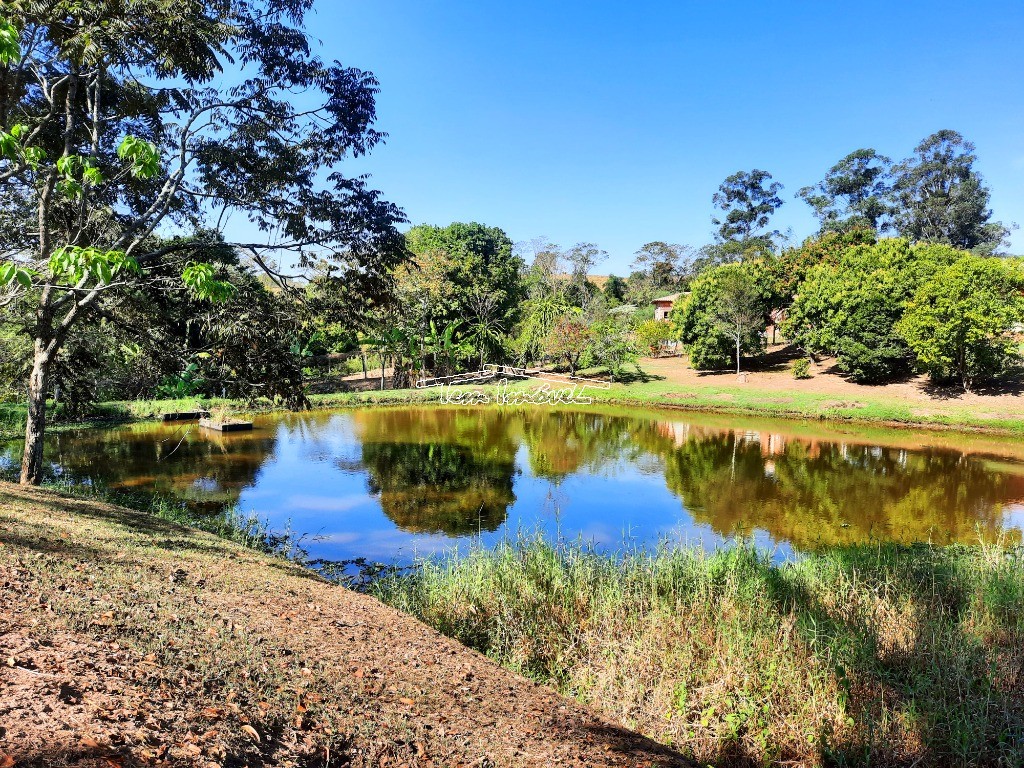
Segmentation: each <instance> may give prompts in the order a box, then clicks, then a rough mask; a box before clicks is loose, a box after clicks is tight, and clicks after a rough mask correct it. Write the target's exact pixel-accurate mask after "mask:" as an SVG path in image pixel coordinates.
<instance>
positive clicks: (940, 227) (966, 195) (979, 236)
mask: <svg viewBox="0 0 1024 768" xmlns="http://www.w3.org/2000/svg"><path fill="white" fill-rule="evenodd" d="M976 160H977V157H976V156H975V154H974V144H972V143H971V142H969V141H967V140H966V139H964V137H963V136H961V135H960V134H959V133H957V132H956V131H950V130H943V131H937V132H936V133H933V134H932V135H931V136H929V137H927V138H926V139H924V140H923V141H922V142H921V143H920V144H918V145H917V147H916V148H915V150H914V154H913V156H911V157H910V158H908V159H907V160H904V161H903V162H902V163H901V164H900V165H899V166H898V167H897V168H896V184H895V193H896V197H897V203H898V207H897V210H896V229H897V231H898V232H899V234H900V235H901V236H902V237H906V238H908V239H909V240H911V241H927V242H933V243H945V244H947V245H951V246H953V247H954V248H960V249H963V250H976V251H978V252H979V253H983V254H990V253H993V252H994V251H995V250H996V249H997V248H999V247H1000V245H1002V243H1003V241H1004V239H1005V238H1006V236H1007V234H1008V230H1007V229H1006V227H1005V226H1003V225H1002V224H1000V223H999V222H993V221H990V219H991V217H992V211H991V210H990V209H989V207H988V205H989V198H990V193H989V190H988V187H986V186H985V185H984V181H983V179H982V177H981V174H979V173H978V172H977V171H976V170H974V163H975V161H976Z"/></svg>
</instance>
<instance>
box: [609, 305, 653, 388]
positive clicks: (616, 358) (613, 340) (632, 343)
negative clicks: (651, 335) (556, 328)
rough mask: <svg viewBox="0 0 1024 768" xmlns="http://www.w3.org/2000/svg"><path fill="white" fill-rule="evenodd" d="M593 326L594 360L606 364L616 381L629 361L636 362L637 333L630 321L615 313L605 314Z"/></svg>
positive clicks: (613, 379) (610, 374)
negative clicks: (616, 315)
mask: <svg viewBox="0 0 1024 768" xmlns="http://www.w3.org/2000/svg"><path fill="white" fill-rule="evenodd" d="M661 325H665V323H661ZM591 327H592V334H591V337H592V338H591V348H590V352H591V355H592V356H593V359H594V362H595V363H600V364H602V365H604V366H606V367H607V368H608V373H609V376H610V378H611V380H612V381H615V378H616V377H617V376H619V375H620V374H621V372H622V369H623V368H624V367H625V366H626V365H627V364H628V363H635V362H636V358H637V353H638V350H637V341H636V335H635V334H634V332H633V330H632V328H631V327H630V324H629V322H628V321H626V320H623V319H621V318H616V317H615V316H614V315H605V316H604V317H603V318H601V319H600V320H598V321H596V322H595V323H593V325H592V326H591Z"/></svg>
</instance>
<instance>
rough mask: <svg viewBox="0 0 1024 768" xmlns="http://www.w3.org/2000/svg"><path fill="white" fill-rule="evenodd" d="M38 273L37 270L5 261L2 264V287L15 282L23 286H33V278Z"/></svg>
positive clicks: (0, 277)
mask: <svg viewBox="0 0 1024 768" xmlns="http://www.w3.org/2000/svg"><path fill="white" fill-rule="evenodd" d="M37 274H38V273H37V272H36V271H35V270H33V269H29V268H28V267H22V266H19V265H17V264H15V263H13V262H10V261H8V262H4V263H2V264H0V288H6V287H7V286H9V285H12V284H13V283H17V284H18V285H20V286H21V287H22V288H31V287H32V278H33V277H35V276H36V275H37Z"/></svg>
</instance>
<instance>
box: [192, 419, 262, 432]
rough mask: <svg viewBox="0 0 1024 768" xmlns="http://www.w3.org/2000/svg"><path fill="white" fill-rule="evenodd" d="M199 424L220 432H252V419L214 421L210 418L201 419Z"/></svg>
mask: <svg viewBox="0 0 1024 768" xmlns="http://www.w3.org/2000/svg"><path fill="white" fill-rule="evenodd" d="M199 426H200V427H203V428H204V429H215V430H217V431H218V432H251V431H252V422H251V421H214V420H213V419H209V418H202V419H200V420H199Z"/></svg>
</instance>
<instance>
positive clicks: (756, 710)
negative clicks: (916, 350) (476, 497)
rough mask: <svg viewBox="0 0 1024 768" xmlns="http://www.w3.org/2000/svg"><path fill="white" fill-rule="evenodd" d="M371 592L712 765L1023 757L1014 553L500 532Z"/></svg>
mask: <svg viewBox="0 0 1024 768" xmlns="http://www.w3.org/2000/svg"><path fill="white" fill-rule="evenodd" d="M372 591H373V593H374V594H375V595H376V596H378V597H379V598H380V599H382V600H384V601H386V602H388V603H390V604H392V605H393V606H395V607H397V608H398V609H400V610H403V611H406V612H408V613H411V614H412V615H414V616H416V617H418V618H420V619H421V620H423V621H424V622H426V623H428V624H430V625H431V626H434V627H435V628H437V629H438V630H440V631H441V632H443V633H445V634H447V635H450V636H451V637H454V638H456V639H458V640H460V641H461V642H463V643H465V644H467V645H469V646H471V647H473V648H476V649H477V650H479V651H481V652H483V653H485V654H487V655H488V656H490V657H491V658H493V659H495V660H496V661H497V662H499V663H500V664H502V665H504V666H506V667H509V668H511V669H513V670H515V671H518V672H521V673H523V674H526V675H528V676H530V677H532V678H534V679H536V680H539V681H542V682H545V683H549V684H551V685H553V686H554V687H556V688H557V689H558V690H559V691H561V692H563V693H565V694H567V695H570V696H573V697H575V698H577V699H579V700H581V701H584V702H587V703H589V704H592V705H594V706H596V707H598V708H599V709H601V710H603V711H604V712H606V713H607V714H608V715H609V716H611V717H613V718H615V719H617V720H619V721H621V722H623V723H624V724H626V725H628V726H631V727H635V728H637V729H638V730H640V731H641V732H644V733H646V734H647V735H649V736H651V737H653V738H655V739H658V740H660V741H662V742H665V743H668V744H671V745H673V746H675V747H676V748H678V749H681V750H682V751H684V752H686V753H688V754H689V755H691V756H693V757H694V758H695V759H696V760H698V761H700V762H701V763H702V764H703V763H705V762H706V763H714V764H721V765H737V764H740V765H744V764H755V765H756V764H770V763H772V764H774V763H777V762H784V761H796V762H799V763H800V764H828V765H873V766H875V765H910V764H914V765H919V766H926V765H933V766H940V765H941V766H945V765H958V766H973V765H992V766H997V765H1005V766H1009V765H1022V764H1024V612H1022V611H1021V610H1020V605H1021V604H1022V601H1024V553H1022V552H1021V551H1020V550H1012V549H1008V548H1002V547H992V548H982V547H951V548H945V549H942V548H933V547H926V546H914V547H900V546H881V547H877V546H876V547H865V548H852V549H841V550H835V551H831V552H825V553H820V554H815V555H811V556H808V557H806V558H805V559H802V560H800V561H799V562H796V563H788V564H785V565H774V564H772V563H771V561H770V560H769V559H768V558H767V557H766V556H764V555H763V554H759V553H757V552H755V551H754V550H753V549H752V548H750V547H748V546H745V545H740V546H737V547H736V548H734V549H731V550H728V551H722V552H717V553H714V554H703V553H701V552H699V551H693V550H679V549H671V550H670V549H666V550H663V551H660V552H657V553H654V554H644V553H642V552H631V553H627V554H622V555H618V556H608V555H603V554H598V553H595V552H593V551H591V550H589V549H587V548H585V547H583V546H580V545H576V544H558V545H553V544H550V543H546V542H544V541H541V540H526V541H518V542H513V543H506V544H504V545H502V546H499V547H498V548H497V549H494V550H491V551H485V550H482V549H478V550H475V551H473V552H471V553H470V554H469V555H468V556H466V557H464V558H461V559H459V558H456V557H454V556H451V557H443V558H440V559H432V560H426V561H424V562H422V563H421V564H420V565H419V566H418V567H417V568H416V569H414V570H413V571H411V572H410V573H407V574H404V575H403V574H399V575H392V576H389V577H386V578H384V579H382V580H380V581H378V582H376V584H375V585H374V587H373V589H372Z"/></svg>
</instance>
